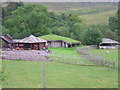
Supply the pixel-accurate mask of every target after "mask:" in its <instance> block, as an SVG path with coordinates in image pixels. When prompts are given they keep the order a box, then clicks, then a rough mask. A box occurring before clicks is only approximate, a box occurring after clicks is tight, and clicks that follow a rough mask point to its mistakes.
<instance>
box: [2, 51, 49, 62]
mask: <svg viewBox="0 0 120 90" xmlns="http://www.w3.org/2000/svg"><path fill="white" fill-rule="evenodd" d="M2 58H3V59H5V60H30V61H39V60H45V61H50V57H49V54H48V53H46V52H45V51H38V50H14V51H3V52H2Z"/></svg>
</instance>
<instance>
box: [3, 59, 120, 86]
mask: <svg viewBox="0 0 120 90" xmlns="http://www.w3.org/2000/svg"><path fill="white" fill-rule="evenodd" d="M5 63H6V65H5V68H6V69H5V73H6V75H9V76H8V79H7V80H6V81H4V83H3V88H41V87H42V74H41V62H40V61H37V62H35V61H15V60H9V61H8V60H7V61H5ZM45 71H46V86H47V87H48V88H68V87H69V88H90V87H95V88H100V87H102V88H117V82H118V78H117V75H118V74H117V73H118V72H117V70H112V69H109V68H105V67H99V66H97V67H94V66H76V65H65V64H60V63H57V62H45Z"/></svg>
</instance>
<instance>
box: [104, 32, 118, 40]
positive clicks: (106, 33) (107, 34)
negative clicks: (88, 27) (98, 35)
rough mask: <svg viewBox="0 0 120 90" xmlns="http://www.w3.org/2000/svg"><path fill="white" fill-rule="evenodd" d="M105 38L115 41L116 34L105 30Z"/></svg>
mask: <svg viewBox="0 0 120 90" xmlns="http://www.w3.org/2000/svg"><path fill="white" fill-rule="evenodd" d="M105 37H107V38H111V39H114V40H116V39H117V36H116V34H115V33H114V32H112V31H111V30H106V31H105Z"/></svg>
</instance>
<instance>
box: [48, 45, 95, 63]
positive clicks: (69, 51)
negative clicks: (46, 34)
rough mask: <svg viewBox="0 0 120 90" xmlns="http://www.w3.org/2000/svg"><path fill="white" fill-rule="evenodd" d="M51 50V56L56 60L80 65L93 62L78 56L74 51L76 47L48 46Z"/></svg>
mask: <svg viewBox="0 0 120 90" xmlns="http://www.w3.org/2000/svg"><path fill="white" fill-rule="evenodd" d="M50 50H51V51H53V54H51V56H52V57H53V58H56V59H55V60H56V61H58V62H65V63H74V64H81V65H86V64H89V65H93V63H92V62H91V61H90V60H88V59H86V58H85V57H82V56H80V54H78V53H77V52H76V47H72V48H50Z"/></svg>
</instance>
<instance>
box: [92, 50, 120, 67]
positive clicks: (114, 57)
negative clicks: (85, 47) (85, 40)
mask: <svg viewBox="0 0 120 90" xmlns="http://www.w3.org/2000/svg"><path fill="white" fill-rule="evenodd" d="M90 52H92V53H93V54H95V55H100V56H103V57H104V59H105V60H108V61H114V62H115V65H116V66H115V67H117V68H118V50H117V49H96V50H91V51H90ZM107 52H109V53H107Z"/></svg>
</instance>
